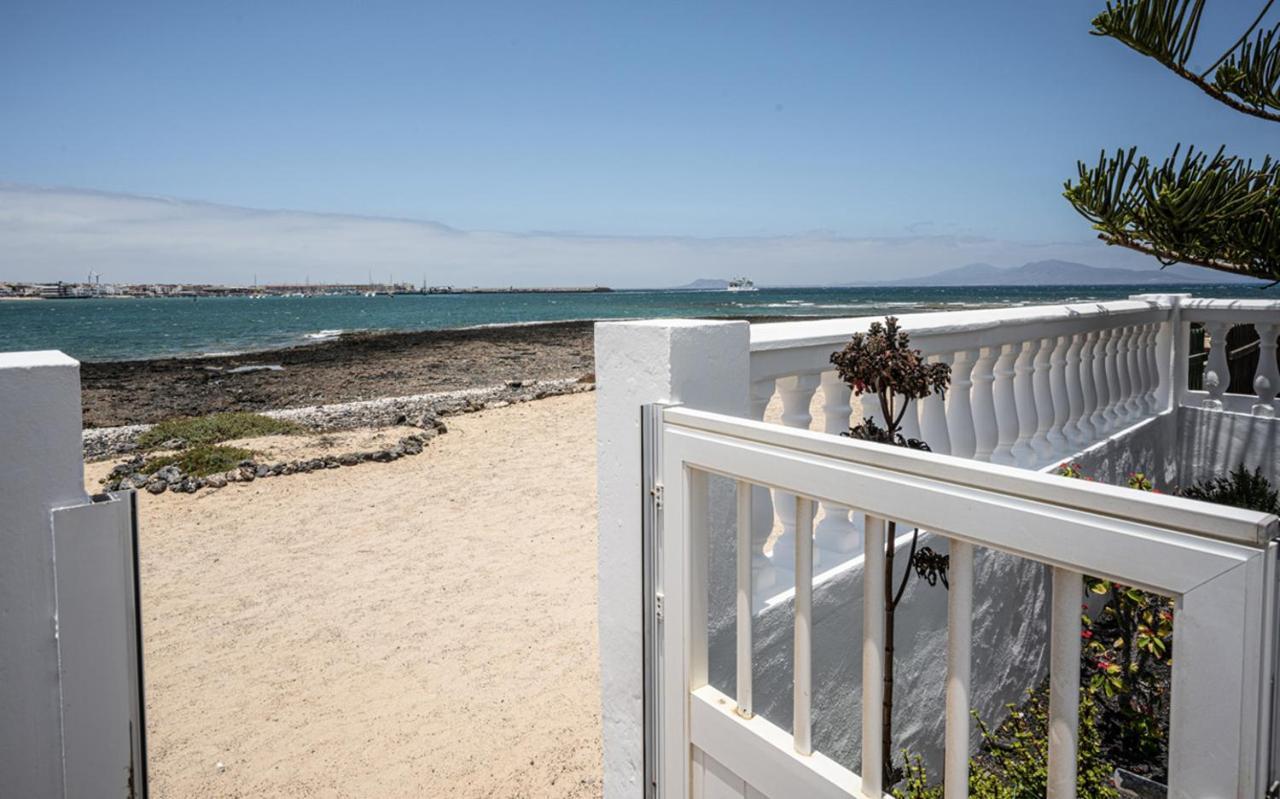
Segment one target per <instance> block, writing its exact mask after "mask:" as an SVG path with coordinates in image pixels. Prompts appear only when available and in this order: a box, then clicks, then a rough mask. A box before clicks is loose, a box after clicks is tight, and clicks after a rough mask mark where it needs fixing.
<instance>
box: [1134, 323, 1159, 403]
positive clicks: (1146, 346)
mask: <svg viewBox="0 0 1280 799" xmlns="http://www.w3.org/2000/svg"><path fill="white" fill-rule="evenodd" d="M1138 331H1139V332H1138V373H1139V374H1141V375H1142V392H1141V395H1140V396H1139V397H1138V405H1139V407H1140V408H1141V411H1142V414H1143V415H1150V414H1153V413H1155V412H1156V383H1157V382H1158V378H1157V376H1156V360H1155V357H1154V355H1155V352H1154V351H1155V343H1156V328H1155V325H1143V326H1142V327H1140V328H1138Z"/></svg>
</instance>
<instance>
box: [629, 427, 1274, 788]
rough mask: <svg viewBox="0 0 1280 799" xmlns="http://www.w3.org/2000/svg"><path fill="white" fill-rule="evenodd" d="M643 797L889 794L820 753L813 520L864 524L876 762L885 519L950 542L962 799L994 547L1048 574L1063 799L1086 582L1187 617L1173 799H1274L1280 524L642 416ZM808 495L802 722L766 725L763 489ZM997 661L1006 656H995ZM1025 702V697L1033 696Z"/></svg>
mask: <svg viewBox="0 0 1280 799" xmlns="http://www.w3.org/2000/svg"><path fill="white" fill-rule="evenodd" d="M643 433H644V452H645V467H646V468H645V474H646V475H647V477H646V480H647V481H648V482H647V484H646V486H645V489H646V496H645V511H644V512H645V521H646V531H647V534H646V537H645V539H646V545H645V552H644V558H645V560H644V563H645V567H646V575H645V596H646V626H645V635H646V645H645V655H646V664H647V666H646V676H645V693H646V711H645V724H646V747H645V749H646V753H645V760H646V763H645V768H646V776H647V777H648V779H647V783H648V785H647V788H648V790H647V795H650V796H655V795H656V796H659V797H661V798H662V799H687V798H688V797H694V798H695V799H701V797H744V798H745V797H768V798H769V799H790V797H831V799H843V798H844V797H874V798H875V799H883V798H884V797H885V796H886V794H885V789H886V788H887V787H888V786H884V785H882V784H881V776H880V771H879V768H872V769H869V770H864V769H862V768H861V764H860V763H849V762H836V761H835V760H833V759H831V758H829V757H827V756H826V755H824V754H823V753H821V752H817V751H814V749H813V746H812V740H811V731H812V724H813V715H812V713H813V708H812V703H811V697H812V693H813V692H812V684H811V680H812V674H811V655H812V647H813V638H812V636H813V626H812V619H811V610H812V596H813V544H812V536H811V535H805V534H804V532H805V531H809V532H810V533H811V531H812V525H813V521H814V515H815V508H816V507H817V503H818V502H827V503H832V504H835V505H839V506H845V507H850V508H854V509H855V512H857V513H862V514H864V515H865V531H866V532H865V541H866V546H865V552H864V555H863V557H864V558H865V562H864V579H863V586H862V590H863V603H864V605H863V607H864V621H863V629H862V631H861V637H860V641H853V636H852V633H851V641H852V643H851V645H853V646H857V647H858V648H859V649H860V651H861V658H862V664H863V668H862V686H861V691H862V707H863V713H862V718H860V719H858V718H849V719H848V720H847V722H848V723H849V724H850V725H854V724H860V725H861V729H862V738H861V740H862V744H861V760H862V761H863V762H871V763H879V759H880V748H881V738H880V718H879V707H880V699H881V690H882V687H881V677H882V674H883V668H884V660H883V659H884V648H883V637H884V624H883V620H884V614H883V610H884V590H883V589H884V586H883V576H882V572H883V569H882V568H881V565H882V563H883V560H882V559H883V557H884V546H885V539H884V536H885V527H886V524H885V523H886V520H890V519H892V520H896V521H899V522H900V523H903V524H906V525H910V526H918V527H920V528H922V529H927V530H930V531H932V532H934V533H935V534H937V535H941V536H945V537H946V538H947V539H948V540H949V542H950V552H951V566H950V586H951V590H950V591H949V593H948V610H947V615H948V628H947V629H948V633H947V636H948V638H947V672H946V700H945V707H940V708H938V712H939V713H945V716H946V726H945V752H946V757H945V764H944V768H943V781H944V785H945V790H946V795H947V796H948V797H963V796H966V795H967V785H968V767H969V752H968V744H969V740H970V735H969V733H970V728H969V725H970V715H969V711H970V701H969V699H970V663H971V658H970V649H971V647H972V646H973V643H974V642H973V641H972V635H973V626H972V596H973V594H972V589H973V553H974V550H975V548H978V547H984V548H990V549H993V550H998V551H1002V552H1005V553H1010V554H1012V555H1015V556H1018V557H1021V558H1026V559H1029V560H1033V561H1036V562H1039V563H1042V564H1045V565H1046V566H1047V567H1049V568H1050V569H1051V570H1052V574H1053V580H1052V584H1053V598H1052V610H1051V632H1050V642H1049V643H1050V652H1051V654H1050V691H1051V700H1050V710H1049V721H1050V735H1049V764H1048V769H1049V779H1048V784H1049V793H1048V795H1049V796H1050V797H1052V799H1067V798H1068V797H1074V796H1075V790H1076V743H1077V740H1076V736H1077V712H1078V711H1077V708H1078V701H1079V658H1080V604H1081V599H1082V585H1083V575H1085V574H1089V575H1094V576H1098V577H1105V578H1109V579H1113V580H1118V581H1121V582H1124V583H1127V584H1131V585H1135V586H1138V587H1141V588H1143V589H1146V590H1150V591H1155V592H1158V593H1161V594H1165V595H1167V596H1170V597H1173V598H1174V599H1175V600H1176V604H1175V630H1176V635H1177V657H1176V658H1175V660H1174V666H1173V675H1172V692H1173V693H1172V712H1171V720H1170V723H1171V728H1170V746H1169V777H1170V790H1169V796H1171V797H1179V798H1180V799H1211V797H1224V798H1225V797H1240V798H1243V797H1261V796H1263V795H1264V793H1265V792H1266V790H1267V788H1268V783H1269V779H1268V773H1269V760H1270V757H1269V756H1270V753H1271V741H1270V740H1269V738H1270V735H1269V729H1270V726H1271V725H1270V718H1271V713H1272V707H1271V705H1272V685H1271V681H1272V674H1271V672H1272V666H1271V664H1272V662H1273V661H1274V659H1275V655H1276V653H1275V652H1274V651H1273V647H1272V642H1273V640H1274V636H1273V635H1272V634H1271V633H1272V631H1273V630H1275V629H1276V625H1277V622H1278V620H1277V618H1276V614H1275V612H1274V610H1273V607H1274V602H1275V591H1274V586H1275V582H1276V546H1275V544H1274V543H1273V539H1274V538H1275V537H1276V535H1277V529H1276V519H1275V517H1273V516H1267V515H1264V514H1260V513H1254V512H1249V511H1242V510H1235V509H1231V508H1224V507H1221V506H1210V505H1205V504H1202V503H1196V502H1191V501H1187V500H1182V499H1178V498H1173V497H1169V496H1158V497H1157V496H1152V495H1150V494H1144V493H1142V492H1137V491H1132V490H1129V489H1124V488H1117V487H1113V486H1107V485H1100V484H1095V483H1087V482H1084V481H1070V480H1063V479H1060V478H1056V477H1051V476H1047V475H1042V474H1040V473H1037V472H1032V471H1027V470H1022V469H1016V468H1012V467H1006V466H998V465H992V464H987V463H979V462H976V461H972V460H967V459H960V458H953V457H948V456H940V455H935V454H929V453H920V452H915V451H911V450H905V449H898V448H891V447H883V446H879V445H873V444H867V443H864V442H859V441H853V440H850V439H846V438H839V437H835V436H830V435H825V434H821V433H813V432H809V431H807V430H800V429H794V428H786V427H779V426H775V425H770V424H765V423H761V422H755V421H750V420H745V419H741V418H737V417H732V416H723V415H719V414H713V413H707V412H701V411H694V410H688V409H683V408H670V407H668V408H663V407H660V406H647V407H646V409H645V424H644V426H643ZM713 475H716V476H720V477H723V478H728V479H729V480H732V481H735V483H736V487H737V488H736V490H737V496H738V501H737V508H738V513H737V529H736V533H735V531H732V530H730V531H725V532H723V533H713V532H712V529H711V526H710V525H709V523H708V511H709V506H710V504H711V502H712V499H711V497H710V494H709V490H708V482H709V478H710V477H711V476H713ZM754 486H764V487H767V488H769V489H773V490H776V491H780V492H784V495H786V496H790V495H794V497H795V499H794V501H795V503H796V508H795V518H796V520H797V521H796V525H797V531H798V532H797V535H796V544H795V546H796V551H795V572H796V574H795V577H796V579H795V585H796V594H795V600H794V603H795V604H794V607H795V614H794V615H795V630H794V644H795V653H794V669H793V675H792V683H793V690H794V695H793V702H794V721H793V724H792V728H791V729H783V728H781V727H779V726H777V725H775V724H774V723H772V722H770V721H769V720H767V719H765V718H763V717H762V716H760V715H757V714H754V713H753V709H752V695H751V694H752V691H751V688H752V665H753V664H752V659H753V650H752V639H751V618H752V605H751V595H752V585H751V582H752V567H751V554H752V553H751V549H750V546H751V545H750V542H751V531H750V527H751V522H750V499H749V496H750V492H751V489H752V487H754ZM713 534H726V535H734V534H736V536H737V547H736V551H737V553H738V554H737V558H738V568H737V582H736V586H735V588H736V596H737V610H736V625H737V647H736V658H737V663H736V667H737V689H736V694H737V695H736V696H727V695H725V694H723V693H722V692H720V691H718V690H717V689H715V688H714V687H712V686H711V685H710V684H709V682H708V664H707V659H708V651H707V641H708V630H707V623H706V620H707V616H708V614H707V602H708V599H707V597H708V570H707V561H708V555H707V553H708V547H709V545H710V544H711V541H710V540H709V539H710V536H711V535H713ZM979 643H980V644H981V645H985V646H998V645H999V644H1000V642H999V641H983V642H979ZM1028 687H1029V686H1028Z"/></svg>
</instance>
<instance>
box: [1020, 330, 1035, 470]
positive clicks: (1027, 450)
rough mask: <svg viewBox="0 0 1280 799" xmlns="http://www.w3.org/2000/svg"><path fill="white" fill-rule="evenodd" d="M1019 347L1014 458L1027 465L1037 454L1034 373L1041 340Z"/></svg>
mask: <svg viewBox="0 0 1280 799" xmlns="http://www.w3.org/2000/svg"><path fill="white" fill-rule="evenodd" d="M1017 347H1018V358H1017V360H1015V361H1014V362H1013V399H1014V403H1015V404H1016V405H1017V407H1018V440H1017V441H1015V442H1013V460H1014V462H1015V463H1017V464H1018V465H1019V466H1026V465H1028V464H1030V463H1031V461H1032V460H1033V459H1034V458H1035V456H1036V451H1035V447H1034V446H1033V444H1032V439H1034V438H1035V435H1036V393H1035V380H1034V379H1033V377H1032V375H1033V373H1034V372H1035V358H1036V351H1037V350H1038V349H1039V348H1040V342H1039V341H1038V340H1036V339H1032V340H1030V341H1024V342H1022V344H1020V345H1017Z"/></svg>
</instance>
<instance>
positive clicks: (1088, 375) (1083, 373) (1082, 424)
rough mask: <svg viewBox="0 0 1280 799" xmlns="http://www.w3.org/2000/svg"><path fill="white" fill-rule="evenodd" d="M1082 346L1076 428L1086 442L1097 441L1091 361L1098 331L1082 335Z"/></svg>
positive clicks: (1095, 402) (1095, 392)
mask: <svg viewBox="0 0 1280 799" xmlns="http://www.w3.org/2000/svg"><path fill="white" fill-rule="evenodd" d="M1083 336H1084V344H1083V345H1082V346H1081V347H1080V400H1081V403H1082V405H1081V408H1080V418H1079V419H1078V420H1077V421H1076V427H1077V429H1078V430H1079V432H1080V434H1081V435H1082V436H1083V437H1084V438H1085V440H1086V441H1097V440H1098V439H1099V438H1101V437H1102V433H1101V431H1100V430H1098V427H1097V425H1096V424H1095V422H1094V414H1096V413H1097V412H1098V384H1097V382H1096V381H1095V376H1094V371H1093V359H1094V355H1095V350H1096V349H1097V346H1098V331H1096V330H1090V331H1087V332H1086V333H1084V334H1083Z"/></svg>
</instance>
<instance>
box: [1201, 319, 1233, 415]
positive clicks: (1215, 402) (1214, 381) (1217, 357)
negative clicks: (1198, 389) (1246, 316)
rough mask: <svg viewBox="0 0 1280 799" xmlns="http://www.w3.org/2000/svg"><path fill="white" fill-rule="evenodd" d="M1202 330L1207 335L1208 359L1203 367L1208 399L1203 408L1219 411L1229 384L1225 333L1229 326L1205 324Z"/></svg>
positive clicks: (1223, 323) (1225, 324)
mask: <svg viewBox="0 0 1280 799" xmlns="http://www.w3.org/2000/svg"><path fill="white" fill-rule="evenodd" d="M1204 329H1205V332H1207V333H1208V334H1209V357H1208V358H1206V359H1205V367H1204V389H1205V391H1207V392H1209V398H1208V399H1207V400H1205V401H1204V407H1206V408H1215V409H1218V410H1221V409H1222V396H1223V395H1224V394H1225V393H1226V392H1227V386H1228V384H1229V383H1230V382H1231V370H1230V367H1229V366H1228V365H1227V331H1229V330H1230V329H1231V326H1230V325H1228V324H1227V323H1226V322H1207V323H1205V326H1204Z"/></svg>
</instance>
